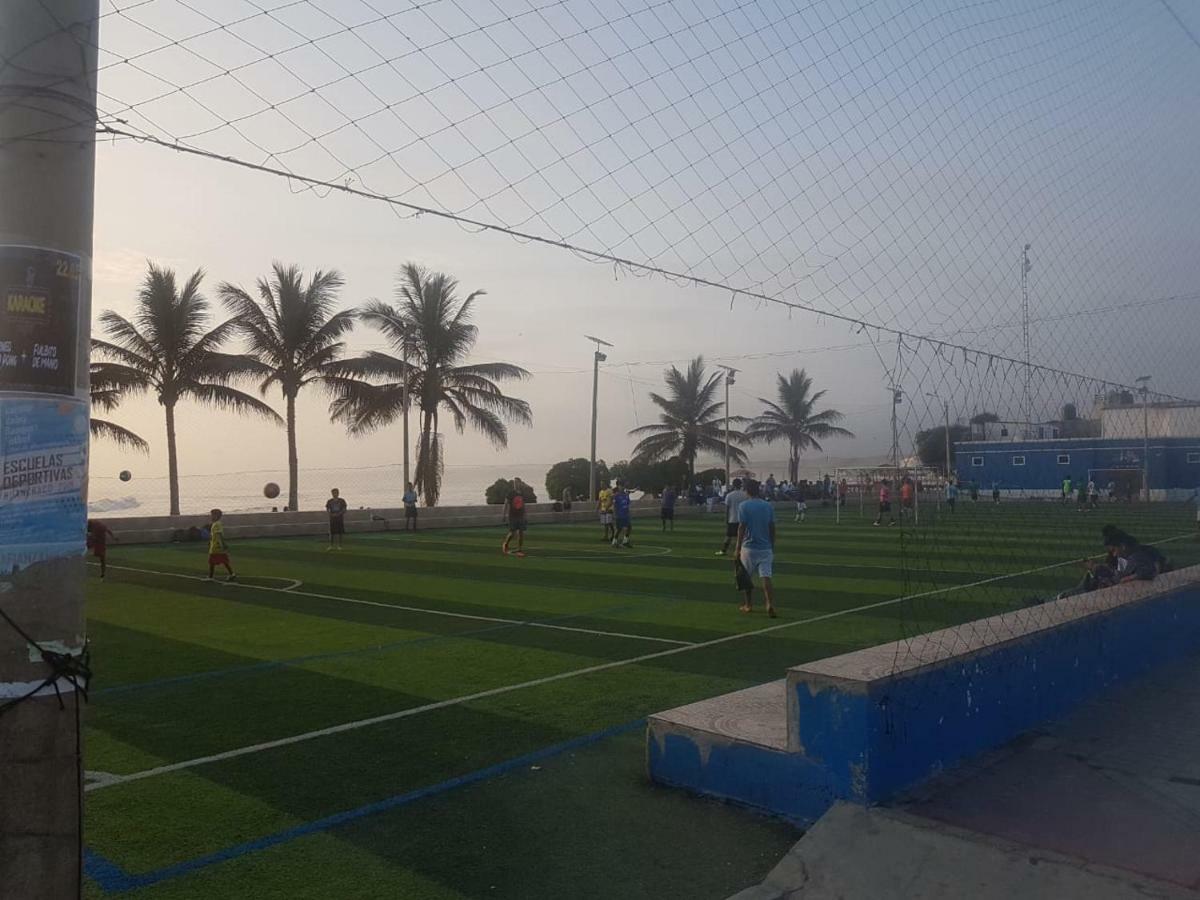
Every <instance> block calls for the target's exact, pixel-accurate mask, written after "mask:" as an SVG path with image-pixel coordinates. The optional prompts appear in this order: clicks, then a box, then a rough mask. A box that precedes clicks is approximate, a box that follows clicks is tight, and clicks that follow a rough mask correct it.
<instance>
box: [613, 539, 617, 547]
mask: <svg viewBox="0 0 1200 900" xmlns="http://www.w3.org/2000/svg"><path fill="white" fill-rule="evenodd" d="M612 545H613V546H614V547H615V546H617V539H616V538H613V542H612Z"/></svg>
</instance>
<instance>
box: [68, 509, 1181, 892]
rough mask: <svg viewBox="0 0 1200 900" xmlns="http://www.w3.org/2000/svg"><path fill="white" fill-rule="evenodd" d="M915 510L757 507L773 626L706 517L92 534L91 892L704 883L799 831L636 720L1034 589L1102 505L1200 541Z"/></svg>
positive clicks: (1012, 516)
mask: <svg viewBox="0 0 1200 900" xmlns="http://www.w3.org/2000/svg"><path fill="white" fill-rule="evenodd" d="M923 515H924V521H923V522H922V524H921V526H920V527H916V528H913V527H895V528H886V527H884V528H872V527H871V525H870V519H869V518H868V519H863V518H860V517H859V515H858V511H857V510H852V511H851V512H850V514H849V515H848V516H847V518H846V520H845V521H843V522H842V523H841V524H840V525H838V524H835V523H834V522H833V517H832V513H831V512H830V511H828V510H813V511H810V513H809V521H808V522H807V523H805V524H803V525H797V524H793V523H792V522H791V521H790V517H787V516H781V522H780V537H779V544H778V548H777V558H776V584H777V588H778V598H777V602H778V604H779V606H780V610H781V618H779V619H778V620H774V621H772V620H768V619H767V618H766V617H765V616H764V615H763V614H762V613H761V611H760V612H757V613H755V614H754V615H751V616H746V615H740V614H739V613H738V612H737V611H736V604H737V600H738V598H737V596H736V595H735V593H734V591H733V584H732V568H731V564H730V562H729V561H728V560H720V559H716V558H715V557H714V556H713V550H714V549H716V548H717V547H719V545H720V542H721V540H722V533H723V526H722V522H721V517H720V516H716V515H714V516H708V517H703V518H700V519H684V520H681V521H680V522H679V523H677V526H676V530H675V532H674V533H673V534H666V535H663V534H661V533H660V532H659V528H658V523H657V521H654V522H651V521H649V520H637V521H636V523H635V524H636V530H635V534H634V539H635V540H634V543H635V547H634V549H632V550H615V549H613V548H611V547H609V546H607V545H605V544H602V543H601V542H600V541H599V540H598V535H599V529H598V526H591V525H569V526H536V525H535V526H533V527H532V528H531V529H530V532H529V537H528V544H527V547H528V550H529V556H528V557H527V558H525V559H515V558H510V557H504V556H502V555H501V554H500V552H499V544H500V538H501V534H500V531H499V529H498V528H497V529H486V530H485V529H474V530H460V531H439V532H427V533H426V532H422V533H421V534H419V535H416V536H413V535H405V534H403V533H387V534H374V535H371V536H354V535H351V536H350V537H349V538H348V540H347V545H346V549H345V550H343V551H341V552H335V553H327V552H324V546H325V545H324V541H323V540H320V539H315V538H303V539H299V538H297V539H258V540H252V541H250V540H247V541H241V542H237V541H235V542H233V544H232V553H233V556H234V561H235V564H236V566H237V568H238V570H239V573H240V574H241V576H242V578H243V582H242V583H241V584H239V585H225V584H220V583H209V582H205V581H203V580H200V579H199V578H198V577H197V576H200V575H203V574H205V549H206V548H205V547H204V546H202V545H199V544H188V545H173V546H138V547H134V546H128V547H126V546H122V545H120V544H117V545H114V546H112V547H111V548H110V557H109V560H110V566H111V567H112V568H111V570H110V575H109V580H108V581H107V582H106V583H100V582H99V581H97V580H93V581H92V582H91V585H90V591H89V596H88V620H89V630H90V637H91V640H92V646H93V663H94V667H95V670H96V673H97V674H96V678H95V681H94V682H93V695H92V700H91V704H90V707H89V709H88V713H87V734H86V754H87V766H86V767H87V770H88V772H89V773H90V775H89V778H90V780H91V783H90V785H89V791H88V794H87V845H88V848H89V858H88V872H89V876H90V878H89V884H88V894H87V895H88V896H89V897H93V898H95V897H113V896H127V895H136V896H138V897H145V898H147V900H165V898H184V897H188V898H225V897H236V898H243V897H245V898H250V897H253V898H339V900H353V898H462V897H471V898H475V897H505V898H522V900H538V898H547V900H548V898H556V900H558V898H568V897H569V898H600V897H603V898H614V897H619V898H640V897H654V898H687V900H704V898H713V900H719V898H724V897H726V896H728V895H729V894H731V893H733V892H735V891H737V890H739V889H741V888H744V887H746V886H747V885H749V884H751V883H753V882H756V881H758V880H759V879H760V878H761V877H762V876H763V875H764V874H765V873H766V871H767V870H768V869H770V868H771V867H772V866H773V865H774V864H775V862H776V861H777V860H778V857H779V856H780V855H781V854H782V853H783V852H784V850H785V849H786V848H787V847H788V846H789V845H790V844H791V843H792V842H793V841H794V840H795V839H796V838H797V832H795V831H794V830H793V829H792V828H790V827H788V826H786V825H783V824H781V823H778V822H774V821H771V820H768V819H764V818H761V817H758V816H755V815H752V814H750V813H747V812H745V811H742V810H738V809H735V808H732V807H728V806H724V805H721V804H718V803H713V802H708V801H703V800H698V799H695V798H692V797H688V796H686V795H684V794H682V793H680V792H676V791H669V790H664V789H660V788H656V787H654V786H652V785H650V784H649V783H648V782H647V781H646V778H645V776H644V771H643V765H644V746H643V728H642V727H641V725H640V720H641V719H642V718H643V717H644V716H646V715H647V714H649V713H653V712H656V711H659V710H662V709H666V708H670V707H673V706H678V705H680V704H683V703H687V702H690V701H693V700H698V699H701V698H705V697H710V696H713V695H715V694H719V693H723V692H727V691H731V690H735V689H737V688H741V687H745V686H748V685H751V684H756V683H760V682H763V681H767V680H771V679H774V678H779V677H781V676H782V674H783V672H784V670H785V669H786V668H787V667H788V666H789V665H794V664H796V663H800V662H803V661H806V660H810V659H814V658H819V657H823V656H828V655H832V654H836V653H840V652H844V651H846V650H849V649H853V648H856V647H861V646H867V645H872V644H876V643H880V642H883V641H888V640H893V639H896V638H897V637H900V636H901V635H903V634H911V633H914V632H916V631H920V630H928V629H931V628H936V627H940V626H943V625H946V624H950V623H954V622H958V621H964V620H967V619H971V618H977V617H980V616H983V615H987V614H989V613H991V612H995V611H999V610H1002V609H1006V608H1012V607H1013V606H1014V605H1016V604H1019V603H1021V602H1022V601H1023V600H1025V599H1026V598H1030V597H1035V596H1041V597H1046V596H1050V595H1052V594H1053V593H1055V592H1056V591H1058V590H1061V589H1063V588H1065V587H1067V586H1069V585H1070V584H1071V583H1072V582H1073V581H1074V580H1076V578H1077V574H1076V567H1065V568H1061V567H1060V568H1044V567H1047V566H1053V564H1055V563H1060V562H1062V561H1064V560H1069V559H1073V558H1077V557H1079V556H1082V555H1085V554H1089V553H1095V552H1097V551H1098V549H1099V540H1098V537H1099V528H1100V525H1101V524H1103V522H1105V521H1110V520H1111V521H1115V522H1117V523H1118V524H1120V525H1122V526H1123V527H1125V528H1127V529H1129V530H1130V531H1133V532H1134V533H1135V534H1137V535H1138V536H1139V537H1140V538H1141V539H1142V540H1146V541H1150V540H1162V539H1166V538H1175V537H1177V536H1180V535H1187V537H1186V538H1183V539H1177V540H1175V541H1173V542H1172V543H1170V544H1168V545H1166V547H1165V548H1164V549H1168V552H1169V554H1170V555H1171V556H1172V557H1173V558H1175V559H1177V560H1179V561H1180V562H1184V563H1191V562H1196V561H1198V560H1200V554H1198V553H1197V550H1200V546H1198V545H1197V544H1196V543H1195V542H1194V541H1193V540H1192V539H1191V536H1190V530H1191V529H1192V528H1193V527H1194V526H1193V524H1192V521H1191V519H1192V513H1190V512H1189V511H1188V510H1186V509H1183V508H1179V509H1178V510H1169V509H1168V508H1166V507H1162V508H1160V509H1156V510H1154V514H1153V516H1152V517H1151V516H1150V515H1149V514H1147V513H1142V512H1141V511H1140V510H1138V509H1137V508H1136V507H1122V508H1120V509H1119V510H1117V509H1112V510H1109V509H1105V510H1103V511H1100V512H1097V513H1087V514H1081V513H1078V512H1077V511H1076V510H1074V509H1073V508H1063V507H1059V506H1057V505H1056V504H1036V505H1034V504H1030V505H1026V506H1021V505H1017V504H1009V505H1005V506H1000V507H992V506H991V505H990V504H983V503H981V504H979V505H977V506H975V505H972V504H970V503H969V502H967V503H964V504H962V505H960V508H959V511H958V512H957V513H956V514H955V516H954V517H951V516H949V515H948V514H946V513H945V512H944V511H943V512H942V514H941V516H940V518H939V517H938V516H937V515H936V512H935V510H933V509H927V510H926V511H925V512H924V513H923ZM1027 570H1037V571H1027ZM1018 571H1024V572H1026V574H1024V575H1021V576H1018V577H1015V578H1003V579H999V580H991V579H994V578H995V576H997V575H999V574H1003V573H1010V572H1018ZM93 577H94V570H93ZM979 582H984V583H982V584H980V583H979ZM912 595H922V596H918V597H916V598H915V599H910V600H899V599H898V598H901V597H905V596H912ZM767 629H769V630H767ZM760 631H761V632H762V633H758V632H760Z"/></svg>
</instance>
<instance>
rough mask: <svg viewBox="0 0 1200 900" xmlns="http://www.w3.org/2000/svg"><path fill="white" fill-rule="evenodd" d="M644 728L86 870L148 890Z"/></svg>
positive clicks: (110, 883) (106, 885) (94, 860)
mask: <svg viewBox="0 0 1200 900" xmlns="http://www.w3.org/2000/svg"><path fill="white" fill-rule="evenodd" d="M645 725H646V720H645V719H635V720H634V721H632V722H625V723H624V724H621V725H614V726H612V727H611V728H605V729H602V730H600V731H594V732H592V733H591V734H585V735H582V736H580V737H576V738H571V739H570V740H566V741H562V742H561V743H558V744H551V745H550V746H548V747H542V748H541V749H540V750H534V751H532V752H530V753H525V754H523V755H521V756H515V757H513V758H512V759H507V760H505V761H504V762H500V763H496V764H495V765H492V766H487V767H485V768H482V769H476V770H475V771H474V772H468V773H467V774H466V775H459V776H457V777H455V778H450V779H447V780H446V781H442V782H439V783H438V784H433V785H430V786H428V787H423V788H418V789H417V790H415V791H409V792H407V793H404V794H396V795H395V796H392V797H387V798H385V799H383V800H376V801H375V802H373V803H367V804H365V805H363V806H359V807H356V808H355V809H348V810H345V811H344V812H340V813H334V814H333V815H331V816H325V817H324V818H321V819H314V820H313V821H311V822H305V823H304V824H301V825H294V826H292V827H291V828H285V829H283V830H282V831H276V832H275V833H273V834H268V835H264V836H262V837H260V838H255V839H254V840H252V841H244V842H243V843H240V844H232V845H230V846H228V847H225V848H223V849H221V850H217V851H216V852H214V853H207V854H205V855H204V856H197V857H195V858H193V859H189V860H185V861H183V862H180V863H174V864H173V865H169V866H164V867H162V868H161V869H154V870H152V871H150V872H141V873H137V874H134V873H130V872H126V871H125V870H124V869H122V868H121V867H120V866H119V865H117V864H116V863H115V862H113V861H111V860H109V859H106V858H105V857H103V856H101V855H100V854H99V853H97V852H96V851H94V850H92V849H90V848H89V849H87V850H85V851H84V872H85V874H86V875H87V877H88V878H90V879H91V880H92V881H94V882H95V883H96V884H97V885H98V886H99V887H100V889H101V890H102V891H104V892H105V893H116V892H119V891H132V890H136V889H138V888H144V887H149V886H151V885H154V884H161V883H162V882H164V881H170V880H172V879H175V878H179V877H181V876H183V875H187V874H190V873H191V872H195V871H198V870H200V869H205V868H207V867H209V866H213V865H216V864H218V863H223V862H228V861H229V860H233V859H237V858H239V857H242V856H247V855H249V854H251V853H258V852H259V851H260V850H266V849H268V848H270V847H277V846H279V845H280V844H287V843H290V842H291V841H294V840H296V839H297V838H302V837H306V836H307V835H310V834H316V833H318V832H321V831H328V830H329V829H331V828H337V827H338V826H341V825H345V824H347V823H349V822H354V821H356V820H358V819H363V818H366V817H368V816H373V815H376V814H378V813H382V812H388V811H390V810H393V809H398V808H400V807H402V806H407V805H409V804H410V803H415V802H417V801H418V800H425V799H428V798H429V797H436V796H438V795H440V794H445V793H447V792H449V791H453V790H456V789H458V788H461V787H467V786H468V785H473V784H479V783H481V782H484V781H488V780H490V779H492V778H496V777H498V776H500V775H504V774H507V773H508V772H512V771H514V770H516V769H521V768H524V767H526V766H530V765H533V764H534V763H538V762H541V761H543V760H546V759H550V758H552V757H555V756H559V755H561V754H563V753H569V752H571V751H572V750H579V749H582V748H584V747H589V746H591V745H592V744H598V743H600V742H601V741H604V740H607V739H608V738H611V737H616V736H618V735H622V734H628V733H629V732H631V731H636V730H638V729H639V728H644V727H645Z"/></svg>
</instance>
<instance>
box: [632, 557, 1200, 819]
mask: <svg viewBox="0 0 1200 900" xmlns="http://www.w3.org/2000/svg"><path fill="white" fill-rule="evenodd" d="M1197 647H1200V567H1192V568H1189V569H1183V570H1180V571H1178V572H1172V573H1169V574H1167V575H1162V576H1159V578H1157V579H1156V580H1155V581H1152V582H1136V583H1133V584H1128V585H1120V586H1117V587H1114V588H1109V589H1107V590H1102V591H1095V592H1092V593H1089V594H1081V595H1078V596H1075V597H1069V598H1066V599H1063V600H1056V601H1051V602H1048V603H1045V604H1042V605H1040V606H1036V607H1032V608H1028V609H1021V610H1015V611H1012V612H1007V613H1003V614H1001V615H998V616H992V617H989V618H986V619H981V620H978V621H975V622H970V623H967V624H964V625H959V626H955V627H953V628H946V629H941V630H939V631H935V632H931V633H929V634H926V635H923V636H919V637H915V638H912V639H908V640H904V641H896V642H893V643H889V644H883V645H880V646H877V647H870V648H867V649H864V650H859V651H855V652H852V653H846V654H843V655H841V656H834V657H830V658H828V659H823V660H817V661H815V662H811V663H806V664H804V665H800V666H796V667H794V668H792V669H790V670H788V672H787V677H786V678H785V679H783V680H780V681H773V682H770V683H768V684H763V685H759V686H757V687H752V688H748V689H745V690H741V691H735V692H733V693H731V694H725V695H723V696H720V697H714V698H712V699H710V700H704V701H701V702H699V703H692V704H689V705H687V706H682V707H679V708H677V709H672V710H668V711H666V712H662V713H658V714H657V715H654V716H651V717H650V719H649V724H648V727H647V765H648V769H649V774H650V777H651V778H652V779H653V780H654V781H656V782H658V783H661V784H666V785H673V786H677V787H682V788H686V789H688V790H692V791H695V792H697V793H701V794H706V795H710V796H714V797H719V798H723V799H727V800H731V801H734V802H737V803H741V804H744V805H747V806H751V807H754V808H756V809H760V810H763V811H766V812H770V813H773V814H776V815H779V816H783V817H784V818H787V819H790V820H793V821H796V822H799V823H801V824H808V823H811V822H813V821H815V820H816V819H817V818H818V817H819V816H821V815H822V814H823V813H824V812H825V811H826V810H827V809H828V808H829V807H830V806H831V805H832V804H833V803H834V802H836V801H839V800H844V801H849V802H854V803H859V804H876V803H880V802H883V801H885V800H887V799H889V798H890V797H893V796H895V795H896V794H897V793H898V792H900V791H902V790H905V789H907V788H909V787H912V786H913V785H915V784H917V783H919V782H921V781H923V780H924V779H926V778H928V777H930V776H932V775H936V774H938V773H939V772H941V771H942V770H944V769H946V768H948V767H951V766H953V765H955V764H957V763H959V762H962V761H963V760H965V759H967V758H969V757H971V756H973V755H975V754H978V753H980V752H983V751H985V750H989V749H993V748H996V747H999V746H1001V745H1003V744H1005V743H1007V742H1008V741H1010V740H1012V739H1013V738H1014V737H1016V736H1018V735H1020V734H1021V733H1023V732H1026V731H1029V730H1030V729H1032V728H1035V727H1036V726H1037V725H1039V724H1041V723H1043V722H1048V721H1052V720H1054V719H1057V718H1060V717H1062V716H1063V715H1065V714H1066V713H1067V712H1069V711H1070V710H1072V709H1073V708H1074V707H1076V706H1077V705H1079V704H1080V703H1082V702H1083V701H1084V700H1087V699H1089V698H1091V697H1092V696H1094V695H1096V694H1098V693H1099V692H1101V691H1103V690H1105V689H1106V688H1107V687H1109V686H1111V685H1113V684H1115V683H1116V682H1119V681H1122V680H1125V679H1128V678H1131V677H1135V676H1137V675H1139V674H1142V673H1144V672H1146V671H1148V670H1149V669H1150V668H1152V667H1153V666H1155V665H1158V664H1161V663H1164V662H1166V661H1169V660H1173V659H1177V658H1179V657H1180V656H1182V655H1184V654H1186V653H1189V652H1194V651H1195V649H1196V648H1197Z"/></svg>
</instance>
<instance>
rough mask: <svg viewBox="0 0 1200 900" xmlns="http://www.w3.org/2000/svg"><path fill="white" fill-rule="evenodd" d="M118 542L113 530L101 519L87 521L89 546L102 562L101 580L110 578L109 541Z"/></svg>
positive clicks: (93, 554)
mask: <svg viewBox="0 0 1200 900" xmlns="http://www.w3.org/2000/svg"><path fill="white" fill-rule="evenodd" d="M109 538H112V539H113V540H114V541H115V540H117V536H116V535H115V534H113V532H112V529H111V528H109V527H108V526H107V525H105V524H104V523H103V522H101V521H100V520H99V519H88V520H87V546H88V549H89V550H91V551H92V556H94V557H95V558H96V559H98V560H99V561H100V580H101V581H103V580H104V579H105V578H106V577H107V576H108V539H109Z"/></svg>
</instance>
